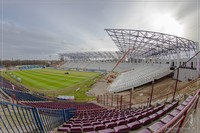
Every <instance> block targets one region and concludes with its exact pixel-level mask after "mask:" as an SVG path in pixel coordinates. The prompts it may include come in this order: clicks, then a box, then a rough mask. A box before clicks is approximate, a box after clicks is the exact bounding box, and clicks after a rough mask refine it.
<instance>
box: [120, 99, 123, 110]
mask: <svg viewBox="0 0 200 133" xmlns="http://www.w3.org/2000/svg"><path fill="white" fill-rule="evenodd" d="M122 99H123V96H121V97H120V110H121V109H122Z"/></svg>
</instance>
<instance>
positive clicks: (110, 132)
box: [98, 128, 115, 133]
mask: <svg viewBox="0 0 200 133" xmlns="http://www.w3.org/2000/svg"><path fill="white" fill-rule="evenodd" d="M98 133H115V131H114V130H113V129H110V128H108V129H103V130H99V131H98Z"/></svg>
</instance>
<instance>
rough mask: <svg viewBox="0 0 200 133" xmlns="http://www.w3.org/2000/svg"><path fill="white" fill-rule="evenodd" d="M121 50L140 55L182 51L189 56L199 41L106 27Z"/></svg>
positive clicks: (146, 55) (157, 33)
mask: <svg viewBox="0 0 200 133" xmlns="http://www.w3.org/2000/svg"><path fill="white" fill-rule="evenodd" d="M105 30H106V31H107V33H108V35H109V36H110V37H111V38H112V40H113V42H114V43H115V44H116V45H117V47H118V48H119V50H120V51H121V52H123V53H125V52H127V51H128V50H129V54H131V55H133V56H138V57H149V56H156V55H167V54H168V52H169V51H171V53H172V54H175V53H177V49H179V51H180V52H182V53H185V55H186V56H189V55H188V54H190V52H191V51H193V52H196V48H197V47H196V46H197V43H195V42H194V41H192V40H189V39H185V38H182V37H177V36H174V35H169V34H164V33H159V32H152V31H144V30H132V29H105Z"/></svg>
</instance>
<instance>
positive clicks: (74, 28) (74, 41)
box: [0, 0, 200, 60]
mask: <svg viewBox="0 0 200 133" xmlns="http://www.w3.org/2000/svg"><path fill="white" fill-rule="evenodd" d="M0 1H1V3H0V9H1V10H0V25H1V26H0V36H1V38H0V49H1V50H0V55H1V56H0V58H1V59H3V60H5V59H14V60H15V59H59V56H58V53H67V52H84V51H113V50H118V48H117V47H116V45H115V44H114V43H113V42H112V40H111V38H110V37H109V36H108V34H107V33H106V31H105V30H104V29H109V28H110V29H113V28H116V29H135V30H148V31H156V32H162V33H168V34H172V35H177V36H180V37H184V38H187V39H191V40H193V41H198V42H200V37H199V31H200V9H199V8H200V2H199V0H0Z"/></svg>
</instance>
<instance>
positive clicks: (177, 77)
mask: <svg viewBox="0 0 200 133" xmlns="http://www.w3.org/2000/svg"><path fill="white" fill-rule="evenodd" d="M178 76H179V68H178V69H177V75H176V84H175V88H174V94H173V98H172V101H174V98H175V95H176V90H177V86H178Z"/></svg>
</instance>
